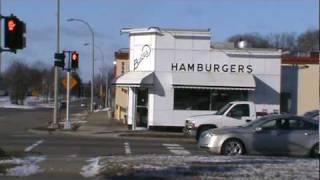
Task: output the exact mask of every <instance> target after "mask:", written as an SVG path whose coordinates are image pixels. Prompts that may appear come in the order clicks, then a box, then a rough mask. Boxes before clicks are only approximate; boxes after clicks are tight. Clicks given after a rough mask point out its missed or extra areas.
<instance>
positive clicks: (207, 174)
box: [91, 155, 319, 179]
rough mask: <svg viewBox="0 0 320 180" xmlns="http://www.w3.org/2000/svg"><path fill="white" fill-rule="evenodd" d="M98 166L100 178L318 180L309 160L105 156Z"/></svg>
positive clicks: (314, 165) (313, 162)
mask: <svg viewBox="0 0 320 180" xmlns="http://www.w3.org/2000/svg"><path fill="white" fill-rule="evenodd" d="M99 164H100V166H99V169H100V170H101V169H104V170H103V172H102V174H100V175H101V176H106V177H118V178H169V179H194V178H196V179H208V178H214V179H225V178H228V179H229V178H230V179H318V178H319V161H318V160H317V159H311V158H289V157H264V156H238V157H229V156H164V155H160V156H159V155H145V156H112V157H104V158H102V159H100V163H99ZM101 166H102V167H101ZM96 172H97V171H96ZM93 174H94V173H93ZM93 174H91V175H93Z"/></svg>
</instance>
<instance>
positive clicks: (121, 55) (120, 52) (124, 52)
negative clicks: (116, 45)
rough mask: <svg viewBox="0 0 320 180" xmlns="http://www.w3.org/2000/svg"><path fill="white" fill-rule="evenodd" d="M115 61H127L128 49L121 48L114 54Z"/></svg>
mask: <svg viewBox="0 0 320 180" xmlns="http://www.w3.org/2000/svg"><path fill="white" fill-rule="evenodd" d="M114 57H115V58H116V59H122V60H128V59H129V49H128V48H122V49H119V50H118V51H116V52H115V53H114Z"/></svg>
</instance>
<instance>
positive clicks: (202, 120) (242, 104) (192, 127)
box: [183, 101, 266, 140]
mask: <svg viewBox="0 0 320 180" xmlns="http://www.w3.org/2000/svg"><path fill="white" fill-rule="evenodd" d="M262 115H266V113H261V114H259V116H262ZM256 118H257V113H256V108H255V104H254V103H253V102H249V101H233V102H230V103H228V104H226V105H225V106H223V107H222V108H221V109H220V110H218V111H217V112H216V113H212V114H206V115H198V116H191V117H189V118H187V119H186V122H185V127H184V129H183V132H184V134H185V135H192V136H195V137H196V139H197V140H198V138H199V136H200V134H201V133H202V132H204V131H206V130H208V129H213V128H220V127H225V126H240V125H243V124H246V123H248V122H251V121H253V120H255V119H256Z"/></svg>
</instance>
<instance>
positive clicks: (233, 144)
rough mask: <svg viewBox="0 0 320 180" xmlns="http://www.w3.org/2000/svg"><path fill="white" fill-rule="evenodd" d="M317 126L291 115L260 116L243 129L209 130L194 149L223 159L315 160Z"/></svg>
mask: <svg viewBox="0 0 320 180" xmlns="http://www.w3.org/2000/svg"><path fill="white" fill-rule="evenodd" d="M318 126H319V122H318V121H314V120H312V119H309V118H306V117H300V116H293V115H271V116H264V117H262V118H260V119H257V120H255V121H253V122H252V123H249V124H247V125H246V126H243V127H241V126H240V127H231V128H220V129H211V130H208V131H205V132H203V133H202V134H201V136H200V139H199V141H198V146H199V147H201V148H205V149H208V150H209V151H211V152H213V153H217V154H223V155H240V154H266V155H267V154H269V155H303V156H305V155H311V156H317V155H318V149H319V134H318Z"/></svg>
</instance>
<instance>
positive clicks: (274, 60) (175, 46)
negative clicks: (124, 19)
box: [114, 27, 281, 129]
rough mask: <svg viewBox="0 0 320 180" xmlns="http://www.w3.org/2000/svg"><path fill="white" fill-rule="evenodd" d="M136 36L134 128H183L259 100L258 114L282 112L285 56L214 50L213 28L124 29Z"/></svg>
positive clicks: (129, 79) (121, 82)
mask: <svg viewBox="0 0 320 180" xmlns="http://www.w3.org/2000/svg"><path fill="white" fill-rule="evenodd" d="M122 32H126V33H128V34H129V37H130V60H129V61H130V71H129V72H128V73H126V74H124V75H123V76H120V77H119V78H117V79H116V81H115V83H114V84H116V86H118V87H120V88H121V87H129V102H128V124H129V125H132V127H133V129H135V128H142V129H143V128H148V129H155V128H167V127H170V128H181V127H183V126H184V122H185V119H186V118H187V117H189V116H192V115H201V114H208V113H213V112H215V111H217V110H218V109H219V108H221V107H222V106H223V105H224V104H226V103H228V102H230V101H237V100H238V101H239V100H244V101H253V102H255V103H256V111H257V112H265V113H279V111H280V80H281V77H280V76H281V51H279V50H277V49H254V48H246V47H240V46H239V47H231V48H228V47H227V48H224V47H223V48H218V47H212V46H211V33H210V30H209V29H165V28H159V27H150V28H137V29H123V30H122ZM117 66H118V65H117Z"/></svg>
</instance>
